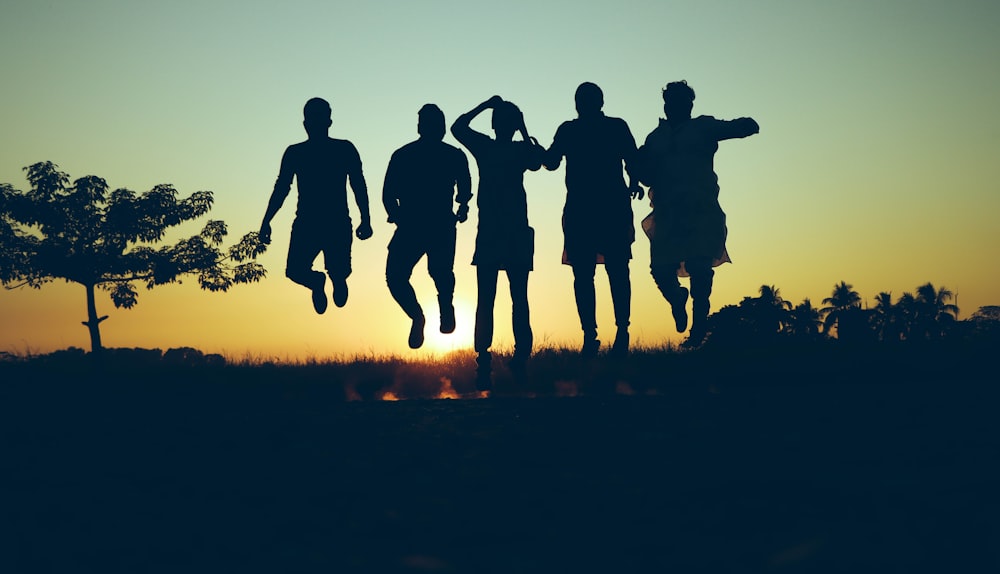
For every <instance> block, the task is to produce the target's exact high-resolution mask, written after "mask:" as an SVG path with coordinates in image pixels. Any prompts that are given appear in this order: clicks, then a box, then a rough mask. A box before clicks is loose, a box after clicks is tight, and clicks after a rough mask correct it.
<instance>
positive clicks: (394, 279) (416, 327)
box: [385, 229, 424, 349]
mask: <svg viewBox="0 0 1000 574" xmlns="http://www.w3.org/2000/svg"><path fill="white" fill-rule="evenodd" d="M416 239H417V238H416V237H407V234H405V233H404V234H401V233H400V232H399V230H398V229H397V230H396V234H395V235H393V237H392V241H390V242H389V256H388V258H387V259H386V263H385V281H386V284H387V285H388V286H389V292H390V293H391V294H392V298H393V299H395V300H396V303H398V304H399V306H400V307H401V308H402V309H403V312H405V313H406V315H407V316H408V317H409V318H410V319H411V320H412V321H413V323H412V325H411V326H410V336H409V341H408V342H409V345H410V348H413V349H416V348H419V347H420V346H421V345H423V343H424V312H423V309H421V307H420V303H419V302H417V295H416V293H414V291H413V286H412V285H410V276H411V275H412V274H413V268H414V266H416V264H417V261H419V260H420V258H421V257H423V255H424V249H423V246H422V245H421V244H420V242H419V241H417V240H416Z"/></svg>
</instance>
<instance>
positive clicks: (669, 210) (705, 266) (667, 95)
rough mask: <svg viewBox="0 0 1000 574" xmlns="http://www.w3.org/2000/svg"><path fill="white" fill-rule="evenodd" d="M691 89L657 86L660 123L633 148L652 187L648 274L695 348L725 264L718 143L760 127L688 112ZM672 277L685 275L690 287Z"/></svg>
mask: <svg viewBox="0 0 1000 574" xmlns="http://www.w3.org/2000/svg"><path fill="white" fill-rule="evenodd" d="M694 97H695V94H694V90H693V89H692V88H691V86H689V85H688V84H687V82H685V81H679V82H670V83H668V84H667V86H666V88H664V89H663V113H664V115H665V119H661V120H660V122H659V125H658V126H657V127H656V129H654V130H653V131H652V132H650V134H649V135H648V136H647V137H646V141H645V143H644V144H643V145H642V147H641V148H639V165H640V166H641V168H640V170H639V171H640V179H641V180H642V183H644V184H646V185H648V186H649V187H650V190H649V199H650V204H651V205H652V206H653V211H652V213H650V214H649V215H648V216H647V217H646V218H645V219H644V220H643V223H642V226H643V229H644V231H645V232H646V235H647V236H648V237H649V240H650V241H649V249H650V273H651V274H652V276H653V280H654V281H655V282H656V285H657V287H658V288H659V289H660V292H661V293H662V294H663V297H664V298H665V299H666V300H667V302H668V303H670V309H671V314H672V315H673V319H674V324H675V326H676V328H677V332H678V333H683V332H684V331H685V330H686V329H687V327H688V315H687V308H686V304H687V300H688V295H689V294H690V297H691V315H692V316H691V331H690V333H689V334H688V338H687V340H685V342H684V345H686V346H698V345H700V344H701V343H702V342H703V341H704V340H705V337H706V335H707V333H708V312H709V310H710V308H711V304H710V301H709V297H710V296H711V294H712V283H713V278H714V277H715V271H714V267H718V266H719V265H721V264H723V263H727V262H730V261H731V260H730V258H729V252H728V251H727V250H726V235H727V228H726V214H725V212H724V211H722V206H721V205H720V204H719V178H718V176H717V175H716V173H715V167H714V158H715V152H716V151H717V150H718V149H719V142H720V141H723V140H728V139H734V138H745V137H748V136H751V135H753V134H756V133H758V132H759V131H760V126H759V125H757V122H756V121H755V120H754V119H753V118H738V119H734V120H719V119H716V118H713V117H712V116H698V117H691V111H692V109H693V108H694ZM678 277H690V286H691V288H690V291H689V290H688V289H687V288H686V287H682V286H681V284H680V281H679V280H678Z"/></svg>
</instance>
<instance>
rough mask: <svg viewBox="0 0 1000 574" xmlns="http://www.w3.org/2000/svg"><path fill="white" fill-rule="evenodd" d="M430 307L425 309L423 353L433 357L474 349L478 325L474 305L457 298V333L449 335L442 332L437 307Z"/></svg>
mask: <svg viewBox="0 0 1000 574" xmlns="http://www.w3.org/2000/svg"><path fill="white" fill-rule="evenodd" d="M430 307H431V306H430V305H428V306H427V307H425V308H424V315H425V316H426V317H427V324H426V326H425V327H424V346H423V347H421V349H420V350H421V351H423V352H424V353H428V354H432V355H444V354H446V353H450V352H452V351H457V350H459V349H470V348H472V346H473V334H474V333H475V323H476V312H475V309H476V308H475V305H474V304H471V303H469V302H468V301H465V300H464V299H460V298H458V297H456V298H455V332H454V333H449V334H445V333H442V332H441V317H440V315H439V313H438V310H437V308H436V307H437V306H436V305H435V306H433V308H430Z"/></svg>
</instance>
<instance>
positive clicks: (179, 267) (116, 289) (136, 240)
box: [0, 161, 266, 351]
mask: <svg viewBox="0 0 1000 574" xmlns="http://www.w3.org/2000/svg"><path fill="white" fill-rule="evenodd" d="M24 169H25V171H26V172H27V179H28V182H29V184H30V186H31V188H30V189H29V190H28V191H19V190H17V189H15V188H14V187H13V186H12V185H10V184H0V283H2V284H3V285H4V286H5V287H6V288H7V289H14V288H18V287H24V286H29V287H33V288H40V287H41V286H42V285H44V284H45V283H47V282H49V281H52V280H55V279H63V280H66V281H69V282H72V283H79V284H80V285H83V286H84V287H85V288H86V290H87V304H88V318H87V321H86V322H84V325H86V326H87V327H88V328H89V329H90V335H91V345H92V348H93V350H94V351H98V350H100V348H101V343H100V332H99V330H98V324H99V323H100V322H101V321H103V320H104V319H106V318H107V317H106V316H105V317H98V316H97V312H96V308H95V304H94V288H95V287H99V288H101V289H103V290H105V291H108V292H109V293H110V296H111V300H112V302H113V303H114V305H115V307H119V308H125V309H131V308H132V307H133V306H135V305H136V303H137V302H138V296H139V292H138V290H137V289H136V285H145V287H146V288H147V289H152V288H153V287H155V286H157V285H163V284H167V283H174V282H178V281H179V280H180V278H181V277H182V276H185V275H196V276H197V279H198V284H199V285H200V287H201V288H202V289H206V290H208V291H226V290H228V289H229V288H230V287H232V286H233V285H235V284H239V283H252V282H256V281H259V280H260V279H261V278H263V277H264V276H265V274H266V270H265V269H264V267H263V266H261V265H260V264H259V263H257V262H256V261H254V259H255V258H256V257H257V256H258V255H260V254H261V253H263V252H264V250H265V246H264V244H263V243H261V242H260V240H259V238H258V236H257V233H256V232H251V233H247V234H246V235H244V236H243V237H242V238H241V239H240V240H239V241H238V242H236V243H235V244H234V245H232V246H230V247H228V248H226V249H225V250H223V247H222V243H223V241H224V240H225V238H226V236H227V234H228V230H227V228H226V224H225V222H223V221H221V220H209V221H207V222H206V223H205V225H204V227H203V228H202V229H201V231H200V233H198V234H197V235H193V236H191V237H187V238H184V239H180V240H179V241H177V242H176V243H174V244H172V245H163V246H159V247H156V245H157V244H159V243H161V242H162V241H163V239H164V237H165V235H166V232H167V230H168V229H169V228H171V227H175V226H178V225H180V224H182V223H184V222H187V221H191V220H194V219H197V218H199V217H201V216H203V215H205V214H206V213H208V212H209V210H210V209H211V208H212V204H213V198H212V192H210V191H197V192H195V193H192V194H191V195H190V196H188V197H186V198H180V197H178V192H177V190H176V189H174V187H173V186H171V185H169V184H161V185H157V186H155V187H153V189H151V190H149V191H147V192H145V193H141V194H137V193H135V192H133V191H131V190H129V189H125V188H118V189H115V190H113V191H109V189H110V188H109V186H108V184H107V182H106V181H105V180H104V179H102V178H100V177H97V176H94V175H89V176H84V177H81V178H79V179H77V180H75V181H73V182H72V183H70V177H69V175H67V174H66V173H63V172H61V171H59V168H58V166H57V165H56V164H54V163H52V162H49V161H46V162H39V163H36V164H33V165H30V166H28V167H26V168H24Z"/></svg>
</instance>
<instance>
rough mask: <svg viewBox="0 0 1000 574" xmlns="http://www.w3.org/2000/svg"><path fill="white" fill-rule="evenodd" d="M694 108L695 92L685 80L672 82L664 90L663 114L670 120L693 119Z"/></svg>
mask: <svg viewBox="0 0 1000 574" xmlns="http://www.w3.org/2000/svg"><path fill="white" fill-rule="evenodd" d="M692 108H694V90H693V89H691V86H689V85H688V83H687V82H686V81H684V80H681V81H679V82H670V83H669V84H667V87H666V88H663V113H664V114H666V115H667V119H668V120H669V119H670V118H674V119H678V120H683V119H685V118H690V117H691V109H692Z"/></svg>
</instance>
